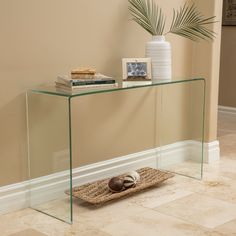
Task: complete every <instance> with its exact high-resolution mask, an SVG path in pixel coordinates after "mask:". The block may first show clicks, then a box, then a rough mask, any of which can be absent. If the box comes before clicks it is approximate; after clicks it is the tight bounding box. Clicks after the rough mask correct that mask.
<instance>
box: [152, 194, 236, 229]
mask: <svg viewBox="0 0 236 236" xmlns="http://www.w3.org/2000/svg"><path fill="white" fill-rule="evenodd" d="M155 210H157V211H158V212H161V213H164V214H168V215H171V216H175V217H178V218H180V219H183V220H186V221H187V222H191V223H194V224H198V225H201V226H204V227H206V228H215V227H217V226H219V225H222V224H224V223H226V222H228V221H231V220H233V219H236V204H232V203H229V202H225V201H222V200H218V199H215V198H211V197H207V196H204V195H201V194H192V195H190V196H187V197H184V198H181V199H179V200H175V201H173V202H171V203H169V204H165V205H162V206H160V207H157V208H155Z"/></svg>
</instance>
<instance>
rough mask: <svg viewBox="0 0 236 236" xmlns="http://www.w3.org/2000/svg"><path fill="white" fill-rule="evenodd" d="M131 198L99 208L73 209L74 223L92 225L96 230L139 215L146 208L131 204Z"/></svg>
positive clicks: (79, 207)
mask: <svg viewBox="0 0 236 236" xmlns="http://www.w3.org/2000/svg"><path fill="white" fill-rule="evenodd" d="M131 199H132V197H131V198H125V199H121V200H119V201H113V202H111V203H109V204H106V205H104V206H101V207H96V206H88V205H87V206H83V208H85V209H83V210H82V211H81V206H78V205H77V206H76V207H75V218H74V221H75V222H81V223H82V224H86V225H92V226H93V227H96V228H102V227H103V226H104V225H107V224H111V223H114V222H118V221H120V220H122V219H124V217H130V216H133V215H136V214H141V213H142V212H143V211H145V210H146V208H144V207H142V206H138V205H136V204H133V203H131Z"/></svg>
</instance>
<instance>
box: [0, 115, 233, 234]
mask: <svg viewBox="0 0 236 236" xmlns="http://www.w3.org/2000/svg"><path fill="white" fill-rule="evenodd" d="M218 137H219V140H220V148H221V160H220V161H218V162H214V163H212V164H210V165H208V164H206V165H204V175H203V180H202V181H199V180H195V179H191V178H187V177H184V176H178V175H176V176H175V177H174V178H171V179H169V180H167V181H166V182H164V183H163V184H160V185H159V186H157V187H156V188H151V189H149V190H148V191H144V192H142V193H139V194H136V195H134V196H130V197H128V198H125V199H122V200H120V201H116V202H112V203H110V204H107V205H105V206H103V207H92V206H90V205H89V204H86V203H84V202H82V201H78V200H76V199H74V201H73V205H74V224H73V225H68V224H66V223H63V222H61V221H59V220H56V219H53V218H52V217H49V216H46V215H44V214H42V213H39V212H37V211H34V210H31V209H25V210H22V211H18V212H13V213H10V214H6V215H1V216H0V235H1V236H28V235H29V236H45V235H48V236H70V235H71V236H93V235H96V236H126V235H127V236H128V235H135V236H145V235H148V236H156V235H161V236H173V235H174V236H185V235H190V236H192V235H193V236H195V235H196V236H198V235H199V236H205V235H206V236H236V116H235V115H232V114H231V115H229V114H222V113H220V114H219V128H218ZM181 168H183V169H184V168H188V167H187V166H184V165H182V166H181ZM56 206H58V207H56ZM44 207H45V209H47V211H48V212H53V211H57V214H58V213H59V214H60V215H63V214H65V209H63V202H61V201H58V202H55V201H54V202H52V203H47V204H45V206H44Z"/></svg>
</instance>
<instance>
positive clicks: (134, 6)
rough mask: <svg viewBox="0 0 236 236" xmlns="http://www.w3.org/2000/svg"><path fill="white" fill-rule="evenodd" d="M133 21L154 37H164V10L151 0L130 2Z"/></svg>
mask: <svg viewBox="0 0 236 236" xmlns="http://www.w3.org/2000/svg"><path fill="white" fill-rule="evenodd" d="M128 1H129V3H130V6H129V10H130V12H131V15H132V16H133V20H134V21H135V22H136V23H137V24H139V25H140V26H141V27H143V28H144V29H145V30H146V31H147V32H148V33H150V34H152V35H162V34H163V31H164V27H165V19H164V15H163V13H162V10H161V9H159V7H158V6H157V5H156V3H155V2H154V1H151V0H128Z"/></svg>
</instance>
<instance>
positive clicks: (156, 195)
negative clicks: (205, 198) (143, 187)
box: [130, 183, 193, 208]
mask: <svg viewBox="0 0 236 236" xmlns="http://www.w3.org/2000/svg"><path fill="white" fill-rule="evenodd" d="M192 193H193V192H191V191H187V190H184V189H177V188H171V186H169V185H168V184H167V183H166V184H162V185H160V186H158V187H155V188H152V189H149V190H147V191H145V192H141V193H140V194H137V195H135V196H134V197H133V198H132V199H131V200H130V202H131V203H133V204H137V205H140V206H143V207H146V208H155V207H158V206H160V205H163V204H166V203H168V202H171V201H174V200H176V199H179V198H182V197H185V196H188V195H190V194H192Z"/></svg>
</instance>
